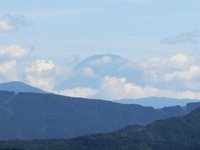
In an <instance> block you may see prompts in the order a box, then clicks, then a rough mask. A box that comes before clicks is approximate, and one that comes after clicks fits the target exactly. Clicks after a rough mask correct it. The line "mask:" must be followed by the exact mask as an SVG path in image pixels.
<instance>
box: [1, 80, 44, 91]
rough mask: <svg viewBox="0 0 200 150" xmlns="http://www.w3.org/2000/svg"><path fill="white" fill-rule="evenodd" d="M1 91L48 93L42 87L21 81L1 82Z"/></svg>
mask: <svg viewBox="0 0 200 150" xmlns="http://www.w3.org/2000/svg"><path fill="white" fill-rule="evenodd" d="M0 91H14V92H33V93H47V92H45V91H43V90H41V89H38V88H36V87H33V86H30V85H27V84H25V83H23V82H19V81H12V82H7V83H0Z"/></svg>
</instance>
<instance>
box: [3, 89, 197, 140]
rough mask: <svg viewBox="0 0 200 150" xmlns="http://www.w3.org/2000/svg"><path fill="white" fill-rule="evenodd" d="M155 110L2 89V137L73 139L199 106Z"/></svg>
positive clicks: (187, 110) (165, 116)
mask: <svg viewBox="0 0 200 150" xmlns="http://www.w3.org/2000/svg"><path fill="white" fill-rule="evenodd" d="M199 105H200V103H195V104H188V105H187V107H184V108H182V107H180V106H174V107H165V108H163V109H154V108H153V107H143V106H140V105H134V104H132V105H124V104H118V103H114V102H109V101H103V100H88V99H83V98H72V97H66V96H60V95H55V94H39V93H21V92H19V93H15V92H6V91H1V92H0V118H1V119H0V133H1V134H0V139H2V140H6V139H25V140H27V139H55V138H71V137H77V136H81V135H87V134H92V133H105V132H111V131H115V130H117V129H120V128H122V127H125V126H127V125H132V124H141V125H145V124H149V123H151V122H153V121H155V120H159V119H164V118H167V117H171V116H182V115H184V114H187V113H188V112H190V111H191V110H193V109H195V108H196V107H197V106H199Z"/></svg>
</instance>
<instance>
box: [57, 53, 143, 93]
mask: <svg viewBox="0 0 200 150" xmlns="http://www.w3.org/2000/svg"><path fill="white" fill-rule="evenodd" d="M73 70H74V75H73V77H71V78H69V79H68V80H66V81H64V82H62V83H60V84H59V85H57V86H56V87H55V89H56V90H62V89H66V88H75V87H91V88H97V87H98V86H99V85H100V83H101V82H102V81H101V80H102V78H104V77H105V76H114V77H119V78H121V77H126V79H127V81H134V83H137V82H138V81H139V78H140V77H141V75H142V72H141V71H140V70H138V69H137V67H136V66H134V65H133V64H132V63H130V62H129V61H128V60H127V59H125V58H122V57H120V56H118V55H112V54H101V55H92V56H90V57H88V58H86V59H85V60H83V61H82V62H80V63H78V64H77V65H76V66H74V68H73Z"/></svg>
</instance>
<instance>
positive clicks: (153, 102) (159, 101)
mask: <svg viewBox="0 0 200 150" xmlns="http://www.w3.org/2000/svg"><path fill="white" fill-rule="evenodd" d="M114 102H117V103H121V104H138V105H142V106H150V107H154V108H163V107H170V106H176V105H179V106H182V107H183V106H185V105H186V104H187V103H192V102H200V100H195V99H175V98H167V97H147V98H139V99H122V100H115V101H114Z"/></svg>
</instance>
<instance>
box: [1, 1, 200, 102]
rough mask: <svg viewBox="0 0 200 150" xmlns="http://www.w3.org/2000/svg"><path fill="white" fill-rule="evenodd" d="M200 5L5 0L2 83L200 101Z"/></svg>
mask: <svg viewBox="0 0 200 150" xmlns="http://www.w3.org/2000/svg"><path fill="white" fill-rule="evenodd" d="M199 6H200V1H198V0H190V1H188V0H175V1H172V0H168V1H163V0H84V1H80V0H74V1H69V0H65V1H64V0H57V1H53V0H48V1H47V0H43V1H38V0H34V1H33V0H29V1H25V0H18V1H15V0H7V1H5V0H0V82H9V81H13V80H17V81H22V82H25V83H27V84H30V85H33V86H36V87H39V88H41V89H44V90H46V91H49V92H54V93H57V94H63V95H69V96H76V97H86V98H101V99H108V100H115V99H134V98H141V97H150V96H158V97H173V98H191V99H200V90H199V89H200V80H199V79H200V78H199V77H200V59H199V58H200V9H199Z"/></svg>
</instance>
